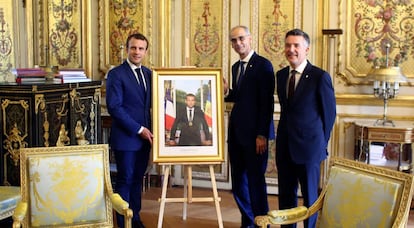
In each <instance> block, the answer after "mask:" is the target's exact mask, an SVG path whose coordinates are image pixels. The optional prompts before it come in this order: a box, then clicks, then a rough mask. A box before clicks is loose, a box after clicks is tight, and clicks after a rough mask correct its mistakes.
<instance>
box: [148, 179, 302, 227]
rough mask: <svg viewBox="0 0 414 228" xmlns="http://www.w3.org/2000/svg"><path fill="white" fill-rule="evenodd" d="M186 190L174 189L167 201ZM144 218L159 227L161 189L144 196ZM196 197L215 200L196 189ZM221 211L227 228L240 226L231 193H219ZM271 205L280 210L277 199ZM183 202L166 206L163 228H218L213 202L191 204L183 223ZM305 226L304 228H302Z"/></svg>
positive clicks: (275, 197)
mask: <svg viewBox="0 0 414 228" xmlns="http://www.w3.org/2000/svg"><path fill="white" fill-rule="evenodd" d="M183 193H184V190H183V187H181V186H179V187H170V188H168V190H167V198H169V197H170V198H176V197H183ZM142 196H143V200H142V210H141V219H142V221H143V223H144V224H145V227H147V228H156V227H157V224H158V213H159V209H160V202H158V199H159V198H160V197H161V188H154V187H151V188H149V189H148V190H147V191H146V192H144V193H143V195H142ZM193 196H194V197H212V196H213V192H212V190H211V189H207V188H193ZM219 197H221V201H220V209H221V214H222V218H223V226H224V228H239V227H240V220H241V217H240V212H239V210H238V208H237V205H236V203H235V202H234V200H233V196H232V194H231V192H230V191H228V190H219ZM268 199H269V206H270V207H271V208H275V207H277V196H274V195H269V198H268ZM182 215H183V203H166V204H165V211H164V218H163V226H162V227H163V228H176V227H177V228H178V227H179V228H190V227H191V228H212V227H218V222H217V214H216V209H215V205H214V203H213V202H194V203H191V204H187V219H186V220H183V218H182ZM298 227H299V228H300V227H303V226H301V225H299V226H298Z"/></svg>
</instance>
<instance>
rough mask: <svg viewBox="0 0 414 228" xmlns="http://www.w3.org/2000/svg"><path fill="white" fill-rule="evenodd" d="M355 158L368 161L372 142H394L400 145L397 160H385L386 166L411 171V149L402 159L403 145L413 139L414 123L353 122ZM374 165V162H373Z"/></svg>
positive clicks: (410, 142)
mask: <svg viewBox="0 0 414 228" xmlns="http://www.w3.org/2000/svg"><path fill="white" fill-rule="evenodd" d="M354 124H355V159H356V160H359V161H365V162H367V163H368V164H369V163H370V158H371V153H370V152H371V151H370V146H371V144H372V143H373V142H379V143H396V144H399V145H400V148H399V156H398V161H396V162H394V163H393V162H392V161H387V163H386V164H383V165H384V166H386V167H390V166H394V167H395V168H396V169H397V170H399V171H405V172H410V173H411V172H412V167H413V159H412V158H413V155H412V150H411V154H409V155H408V156H407V157H408V158H407V159H406V160H403V159H402V153H403V146H404V145H405V144H412V142H413V141H414V134H413V131H414V125H413V123H407V122H396V124H395V126H389V125H377V126H374V122H358V121H357V122H355V123H354ZM374 165H376V164H374Z"/></svg>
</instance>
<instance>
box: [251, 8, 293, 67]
mask: <svg viewBox="0 0 414 228" xmlns="http://www.w3.org/2000/svg"><path fill="white" fill-rule="evenodd" d="M295 12H296V10H295V1H291V0H262V1H259V19H258V30H259V42H258V44H259V49H258V51H259V53H260V54H261V55H263V56H265V57H266V58H268V59H269V60H270V61H271V62H272V64H273V67H274V68H275V71H276V70H278V69H279V68H283V67H284V66H287V65H288V63H287V61H286V59H285V58H284V57H283V56H284V52H283V51H284V48H285V34H286V32H287V31H289V30H291V29H292V28H294V24H295V20H297V17H298V15H297V14H296V18H295ZM281 56H282V57H281Z"/></svg>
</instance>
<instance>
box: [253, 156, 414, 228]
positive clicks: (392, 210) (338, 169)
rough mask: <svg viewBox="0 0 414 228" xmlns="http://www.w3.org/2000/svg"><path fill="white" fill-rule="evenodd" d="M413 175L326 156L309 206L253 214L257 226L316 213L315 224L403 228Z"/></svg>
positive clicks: (279, 222) (405, 221)
mask: <svg viewBox="0 0 414 228" xmlns="http://www.w3.org/2000/svg"><path fill="white" fill-rule="evenodd" d="M413 179H414V176H413V175H410V174H407V173H403V172H399V171H395V170H391V169H385V168H380V167H376V166H372V165H367V164H364V163H361V162H356V161H352V160H347V159H341V158H331V159H330V169H329V177H328V180H327V184H326V186H324V188H323V190H322V192H321V194H320V196H319V198H318V199H317V200H316V202H315V203H314V204H313V205H312V206H311V207H309V208H306V207H304V206H299V207H296V208H292V209H287V210H273V211H269V212H268V214H267V215H265V216H257V217H256V218H255V222H256V224H257V225H259V226H261V227H267V225H269V224H270V225H271V224H278V225H283V224H292V223H297V222H299V221H303V220H305V219H307V218H308V217H309V216H311V215H313V214H315V213H316V212H319V216H318V223H317V226H318V227H329V228H334V227H406V224H407V219H408V215H409V210H410V204H411V200H412V197H413V186H414V185H413V183H414V182H413Z"/></svg>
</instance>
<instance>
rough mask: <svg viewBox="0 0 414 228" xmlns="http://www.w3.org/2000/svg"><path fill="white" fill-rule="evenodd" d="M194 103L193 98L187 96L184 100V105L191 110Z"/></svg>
mask: <svg viewBox="0 0 414 228" xmlns="http://www.w3.org/2000/svg"><path fill="white" fill-rule="evenodd" d="M195 103H196V100H195V97H193V96H188V97H186V98H185V104H186V105H187V107H189V108H192V107H194V105H195Z"/></svg>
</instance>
